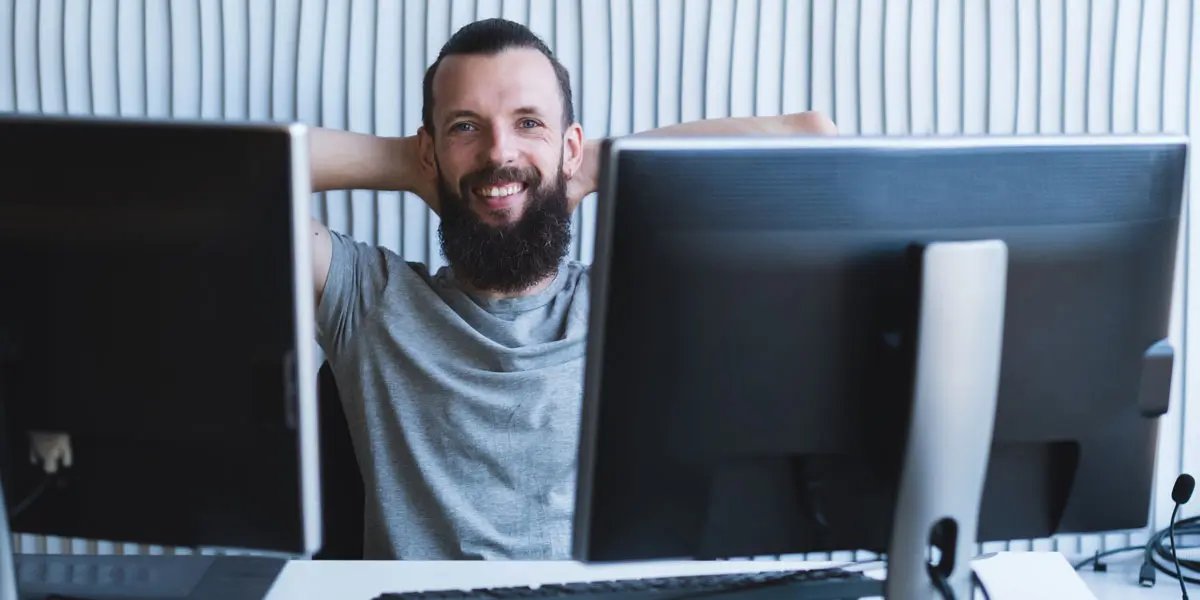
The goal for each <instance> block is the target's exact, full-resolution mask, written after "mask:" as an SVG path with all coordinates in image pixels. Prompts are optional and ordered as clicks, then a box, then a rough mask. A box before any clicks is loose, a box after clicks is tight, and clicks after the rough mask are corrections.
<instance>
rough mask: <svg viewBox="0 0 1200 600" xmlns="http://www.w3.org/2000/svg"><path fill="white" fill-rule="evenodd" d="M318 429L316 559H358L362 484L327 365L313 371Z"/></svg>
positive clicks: (360, 547) (361, 546) (360, 534)
mask: <svg viewBox="0 0 1200 600" xmlns="http://www.w3.org/2000/svg"><path fill="white" fill-rule="evenodd" d="M317 405H318V409H317V410H318V419H319V421H320V425H319V427H320V430H321V434H320V435H321V500H322V502H321V531H322V539H323V540H324V544H323V545H322V547H321V551H320V552H318V553H316V554H315V555H313V558H314V559H316V560H362V558H363V554H362V550H363V518H364V517H363V502H364V496H363V494H364V492H363V481H362V472H361V471H359V468H358V459H357V458H356V457H355V454H354V445H353V443H352V442H351V440H350V427H349V425H348V424H347V422H346V413H345V412H344V411H343V409H342V401H341V397H340V396H339V395H338V389H337V382H335V381H334V378H333V369H332V368H330V366H329V363H328V362H325V363H324V364H322V365H321V369H320V370H319V371H318V372H317Z"/></svg>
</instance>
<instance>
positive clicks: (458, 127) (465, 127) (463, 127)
mask: <svg viewBox="0 0 1200 600" xmlns="http://www.w3.org/2000/svg"><path fill="white" fill-rule="evenodd" d="M474 129H475V126H474V125H471V124H470V123H455V124H453V125H451V126H450V131H472V130H474Z"/></svg>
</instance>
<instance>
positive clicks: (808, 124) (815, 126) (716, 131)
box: [567, 112, 837, 211]
mask: <svg viewBox="0 0 1200 600" xmlns="http://www.w3.org/2000/svg"><path fill="white" fill-rule="evenodd" d="M633 135H638V136H641V135H659V136H687V135H691V136H722V135H837V126H836V125H834V123H833V121H831V120H829V118H828V117H826V116H824V115H822V114H821V113H818V112H802V113H792V114H786V115H778V116H772V117H726V118H721V119H703V120H700V121H688V122H686V123H677V124H675V125H668V126H666V127H659V128H657V129H650V130H648V131H643V132H640V133H635V134H633ZM600 144H601V140H588V141H587V142H585V143H584V148H583V166H582V167H581V168H580V169H579V173H577V174H576V175H575V177H573V178H571V181H570V182H569V183H568V185H567V198H568V200H569V201H570V205H571V210H572V211H574V210H575V207H576V206H578V205H579V203H580V202H582V201H583V198H584V196H587V195H588V194H590V193H592V192H594V191H596V188H597V183H596V179H598V178H599V177H600Z"/></svg>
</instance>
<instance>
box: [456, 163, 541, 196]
mask: <svg viewBox="0 0 1200 600" xmlns="http://www.w3.org/2000/svg"><path fill="white" fill-rule="evenodd" d="M507 182H517V183H523V184H525V185H526V186H527V187H529V188H533V189H536V188H537V187H538V186H539V185H540V184H541V182H542V174H541V173H539V172H538V170H537V169H535V168H533V167H500V166H490V165H489V166H487V167H484V168H482V169H479V170H478V171H474V172H472V173H469V174H467V175H466V176H464V177H463V178H462V183H461V187H462V189H463V191H464V192H465V191H468V190H471V189H473V188H477V187H483V186H489V185H499V184H501V183H507Z"/></svg>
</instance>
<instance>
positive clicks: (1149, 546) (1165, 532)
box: [1074, 517, 1200, 586]
mask: <svg viewBox="0 0 1200 600" xmlns="http://www.w3.org/2000/svg"><path fill="white" fill-rule="evenodd" d="M1173 534H1174V535H1175V536H1196V535H1200V517H1189V518H1187V519H1183V520H1181V521H1178V522H1176V523H1175V526H1174V528H1173V529H1172V528H1170V527H1168V528H1166V529H1162V530H1160V531H1157V532H1155V533H1154V534H1153V535H1151V536H1150V539H1149V541H1147V542H1146V543H1145V544H1144V545H1141V546H1124V547H1121V548H1114V549H1112V550H1106V551H1104V552H1097V553H1096V554H1095V555H1094V556H1091V557H1089V558H1086V559H1084V560H1081V561H1079V562H1077V563H1075V565H1074V567H1075V569H1076V570H1078V569H1082V568H1084V567H1086V566H1088V565H1095V566H1094V567H1093V568H1094V569H1095V570H1097V571H1103V570H1105V569H1106V568H1107V566H1106V565H1104V563H1103V562H1102V561H1101V559H1103V558H1106V557H1109V556H1113V555H1117V554H1124V553H1126V552H1134V551H1137V552H1141V553H1142V554H1143V559H1142V571H1141V573H1140V574H1139V576H1138V579H1139V582H1140V583H1141V584H1142V585H1146V586H1150V585H1154V582H1155V576H1156V573H1163V574H1165V575H1167V576H1169V577H1171V578H1173V579H1176V580H1179V581H1181V582H1182V583H1191V584H1194V585H1200V577H1193V576H1192V575H1190V574H1188V573H1187V572H1191V573H1197V574H1200V560H1197V559H1186V558H1180V557H1179V556H1178V555H1177V554H1176V551H1178V550H1194V549H1197V548H1200V544H1187V545H1178V544H1174V545H1173V547H1172V546H1170V545H1168V544H1169V543H1170V539H1171V537H1172V535H1173ZM1176 561H1178V564H1179V567H1180V569H1179V571H1178V572H1177V571H1176V569H1175V568H1174V567H1175V562H1176Z"/></svg>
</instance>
